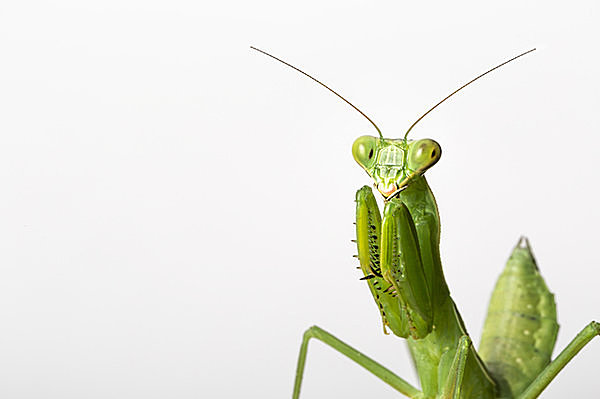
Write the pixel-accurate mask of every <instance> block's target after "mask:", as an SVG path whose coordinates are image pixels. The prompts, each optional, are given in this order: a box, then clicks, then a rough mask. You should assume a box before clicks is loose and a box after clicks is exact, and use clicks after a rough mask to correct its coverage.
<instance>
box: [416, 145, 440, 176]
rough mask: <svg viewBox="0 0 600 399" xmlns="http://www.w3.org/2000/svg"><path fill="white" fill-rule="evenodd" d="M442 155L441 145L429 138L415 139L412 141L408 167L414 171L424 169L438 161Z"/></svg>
mask: <svg viewBox="0 0 600 399" xmlns="http://www.w3.org/2000/svg"><path fill="white" fill-rule="evenodd" d="M441 155H442V147H440V145H439V144H438V143H437V142H435V141H433V140H430V139H423V140H417V141H415V142H414V143H412V145H411V148H410V152H409V156H408V167H409V169H411V170H414V171H425V170H427V169H429V168H430V167H432V166H433V165H434V164H435V163H436V162H437V161H439V159H440V157H441Z"/></svg>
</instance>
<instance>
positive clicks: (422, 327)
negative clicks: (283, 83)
mask: <svg viewBox="0 0 600 399" xmlns="http://www.w3.org/2000/svg"><path fill="white" fill-rule="evenodd" d="M252 49H254V50H257V51H259V52H261V53H263V54H266V55H268V56H269V57H272V58H274V59H276V60H277V61H279V62H282V63H283V64H285V65H287V66H289V67H291V68H293V69H295V70H296V71H299V72H300V73H302V74H304V75H306V76H308V77H309V78H310V79H312V80H314V81H315V82H317V83H318V84H320V85H322V86H323V87H325V88H326V89H328V90H329V91H331V92H332V93H334V94H335V95H337V96H338V97H339V98H341V99H342V100H343V101H345V102H346V103H347V104H349V105H350V106H351V107H352V108H354V109H355V110H356V111H358V112H359V113H360V114H361V115H363V116H364V117H365V118H367V120H369V122H371V124H372V125H373V126H374V127H375V129H376V130H377V132H378V136H377V137H373V136H362V137H359V138H358V139H356V141H354V144H353V146H352V154H353V156H354V159H355V160H356V162H357V163H358V164H359V165H360V166H361V167H362V168H363V169H364V170H365V171H366V172H367V174H368V175H369V176H370V177H371V178H372V179H373V182H374V186H375V188H376V189H377V191H378V192H379V193H380V194H381V195H382V197H383V200H384V209H383V215H382V214H381V213H380V211H379V208H378V206H377V203H376V200H375V196H374V194H373V191H372V190H371V188H370V187H369V186H364V187H362V188H361V189H359V190H358V192H357V193H356V236H357V238H356V244H357V247H358V255H357V257H358V259H359V263H360V269H361V270H362V273H363V275H364V276H363V277H362V278H361V279H362V280H365V281H366V284H367V285H368V287H369V290H370V291H371V294H372V295H373V298H374V300H375V303H376V305H377V307H378V309H379V312H380V314H381V319H382V322H383V327H384V332H386V333H387V329H388V328H389V330H391V331H392V333H393V334H395V335H397V336H399V337H402V338H405V339H406V341H407V343H408V347H409V350H410V353H411V355H412V357H413V360H414V364H415V366H416V369H417V373H418V375H419V380H420V383H421V389H418V388H416V387H414V386H412V385H411V384H410V383H408V382H407V381H406V380H404V379H403V378H401V377H399V376H398V375H396V374H394V373H393V372H391V371H390V370H388V369H387V368H385V367H384V366H382V365H381V364H379V363H377V362H376V361H374V360H372V359H371V358H369V357H367V356H366V355H364V354H362V353H361V352H359V351H358V350H356V349H354V348H352V347H351V346H349V345H348V344H346V343H344V342H342V341H341V340H339V339H338V338H336V337H334V336H333V335H331V334H330V333H328V332H327V331H325V330H323V329H321V328H319V327H317V326H313V327H310V328H309V329H308V330H306V332H305V333H304V336H303V340H302V345H301V347H300V355H299V358H298V366H297V371H296V379H295V384H294V391H293V398H294V399H297V398H299V395H300V386H301V383H302V377H303V372H304V365H305V361H306V355H307V351H308V342H309V340H310V339H311V338H316V339H318V340H320V341H322V342H324V343H325V344H327V345H329V346H330V347H332V348H334V349H335V350H337V351H339V352H341V353H342V354H344V355H346V356H347V357H349V358H350V359H352V360H354V361H355V362H356V363H358V364H359V365H361V366H362V367H364V368H365V369H367V370H369V371H370V372H371V373H373V374H374V375H376V376H377V377H379V378H380V379H381V380H383V381H384V382H386V383H387V384H389V385H390V386H392V387H393V388H395V389H396V390H397V391H398V392H400V393H402V394H404V395H405V396H407V397H410V398H418V399H425V398H439V399H459V398H472V399H488V398H490V399H491V398H518V399H532V398H537V397H538V396H539V395H540V393H541V392H542V391H543V390H544V388H546V386H548V384H549V383H550V382H551V381H552V379H553V378H554V377H555V376H556V375H557V374H558V373H559V372H560V370H562V368H563V367H565V366H566V365H567V363H568V362H569V361H570V360H571V359H572V358H573V357H574V356H575V355H576V354H577V353H578V352H579V351H580V350H581V349H582V348H583V347H584V346H585V345H586V344H587V343H588V342H590V341H591V340H592V339H593V338H594V337H595V336H596V335H600V324H599V323H597V322H595V321H592V322H591V323H590V324H588V325H587V326H586V327H585V328H583V330H581V332H580V333H579V334H578V335H577V336H576V337H575V338H574V339H573V340H572V341H571V342H570V343H569V344H568V345H567V346H566V348H565V349H564V350H563V351H562V352H561V353H560V354H559V355H558V356H557V357H556V358H555V359H554V360H551V356H552V351H553V349H554V344H555V342H556V337H557V333H558V323H557V320H556V305H555V302H554V295H553V294H552V293H551V292H550V290H549V289H548V287H547V286H546V283H545V282H544V280H543V278H542V276H541V275H540V273H539V270H538V267H537V265H536V261H535V259H534V257H533V253H532V251H531V247H530V245H529V242H528V241H527V239H526V238H521V239H520V240H519V242H518V244H517V246H516V247H515V248H514V250H513V252H512V254H511V256H510V258H509V259H508V262H507V264H506V267H505V269H504V271H503V273H502V274H501V276H500V277H499V279H498V281H497V283H496V287H495V289H494V291H493V293H492V298H491V301H490V305H489V308H488V315H487V318H486V321H485V325H484V329H483V334H482V339H481V343H480V346H479V351H477V350H475V348H474V346H473V344H472V341H471V338H470V337H469V335H468V333H467V330H466V327H465V325H464V323H463V321H462V319H461V316H460V314H459V312H458V309H457V307H456V305H455V303H454V301H453V300H452V298H451V296H450V291H449V289H448V286H447V285H446V281H445V279H444V273H443V271H442V265H441V260H440V253H439V241H440V222H439V214H438V210H437V205H436V202H435V198H434V196H433V193H432V192H431V189H430V188H429V185H428V184H427V181H426V180H425V176H424V174H425V172H426V171H427V170H428V169H429V168H430V167H432V166H433V165H434V164H435V163H436V162H437V161H438V160H439V159H440V156H441V148H440V145H439V144H438V143H437V142H435V141H434V140H431V139H421V140H409V139H408V133H409V132H410V131H411V130H412V128H413V127H414V126H415V125H416V124H417V123H418V122H419V121H420V120H421V119H423V118H424V117H425V116H426V115H427V114H429V112H431V111H432V110H433V109H435V108H436V107H437V106H439V105H440V104H442V103H443V102H444V101H446V100H447V99H448V98H450V97H451V96H452V95H454V94H455V93H457V92H458V91H460V90H462V89H463V88H465V87H466V86H468V85H469V84H471V83H473V82H474V81H475V80H477V79H479V78H481V77H483V76H484V75H487V74H488V73H490V72H492V71H494V70H495V69H497V68H500V67H501V66H503V65H505V64H507V63H509V62H511V61H513V60H515V59H517V58H519V57H521V56H523V55H525V54H528V53H530V52H532V51H534V50H535V49H532V50H529V51H527V52H525V53H523V54H520V55H518V56H516V57H514V58H511V59H510V60H508V61H506V62H503V63H502V64H500V65H498V66H496V67H494V68H492V69H490V70H488V71H486V72H485V73H483V74H481V75H479V76H477V77H476V78H474V79H473V80H471V81H469V82H468V83H466V84H464V85H463V86H461V87H460V88H458V89H457V90H455V91H454V92H452V93H451V94H450V95H448V96H446V97H445V98H444V99H443V100H441V101H440V102H438V103H437V104H436V105H434V106H433V107H432V108H430V109H429V110H428V111H427V112H425V113H424V114H423V115H422V116H421V117H420V118H418V119H417V120H416V121H415V122H414V123H413V124H412V125H411V126H410V128H409V129H408V130H407V132H406V133H405V135H404V137H403V138H402V139H387V138H384V137H383V134H382V133H381V131H380V130H379V128H378V127H377V125H376V124H375V123H374V122H373V121H372V120H371V119H370V118H369V117H368V116H367V115H365V114H364V113H363V112H362V111H361V110H359V109H358V108H357V107H355V106H354V105H353V104H352V103H350V102H349V101H348V100H346V99H345V98H344V97H342V96H341V95H340V94H338V93H337V92H335V91H334V90H332V89H331V88H329V87H328V86H326V85H325V84H323V83H322V82H320V81H319V80H317V79H315V78H314V77H312V76H310V75H308V74H307V73H305V72H303V71H302V70H300V69H298V68H296V67H294V66H293V65H290V64H288V63H287V62H285V61H283V60H281V59H279V58H277V57H274V56H273V55H271V54H269V53H266V52H264V51H262V50H259V49H257V48H254V47H252Z"/></svg>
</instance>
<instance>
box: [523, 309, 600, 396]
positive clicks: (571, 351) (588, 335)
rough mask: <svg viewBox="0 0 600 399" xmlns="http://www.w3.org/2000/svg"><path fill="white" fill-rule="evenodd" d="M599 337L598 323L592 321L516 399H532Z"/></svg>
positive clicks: (599, 326)
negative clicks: (585, 347)
mask: <svg viewBox="0 0 600 399" xmlns="http://www.w3.org/2000/svg"><path fill="white" fill-rule="evenodd" d="M597 335H600V323H598V322H595V321H592V322H591V323H590V324H588V325H587V326H585V328H584V329H583V330H581V332H580V333H579V334H577V336H576V337H575V338H573V340H572V341H571V342H570V343H569V345H567V347H566V348H565V349H563V351H562V352H561V353H560V354H559V355H558V356H557V357H556V359H554V360H553V361H552V362H550V364H549V365H548V366H546V368H545V369H544V370H542V372H541V373H540V374H538V376H537V377H536V378H535V380H533V382H532V383H531V384H530V385H529V386H528V387H527V389H525V391H523V393H522V394H521V395H519V397H518V399H533V398H537V397H538V396H539V394H540V393H541V392H542V391H543V390H544V389H545V388H546V387H547V386H548V384H550V382H552V380H553V379H554V377H556V375H557V374H558V373H559V372H560V371H561V370H562V369H563V368H564V367H565V366H566V365H567V363H569V362H570V361H571V359H573V357H575V355H577V353H579V351H580V350H582V349H583V347H584V346H586V345H587V344H588V342H590V341H591V340H592V339H593V338H594V337H595V336H597Z"/></svg>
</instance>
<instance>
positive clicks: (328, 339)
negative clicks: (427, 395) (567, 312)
mask: <svg viewBox="0 0 600 399" xmlns="http://www.w3.org/2000/svg"><path fill="white" fill-rule="evenodd" d="M311 338H316V339H318V340H319V341H321V342H324V343H326V344H327V345H329V346H331V347H332V348H333V349H335V350H337V351H338V352H340V353H342V354H344V355H346V356H347V357H349V358H350V359H352V360H354V361H355V362H356V363H358V364H359V365H361V366H363V367H364V368H366V369H367V370H369V371H370V372H371V373H373V374H374V375H375V376H377V377H379V378H380V379H381V380H383V381H384V382H386V383H387V384H389V385H390V386H391V387H392V388H394V389H396V390H397V391H398V392H400V393H402V394H404V395H406V396H408V397H410V398H414V397H416V396H417V395H419V394H421V391H419V390H418V389H417V388H415V387H413V386H412V385H410V384H409V383H408V382H406V381H405V380H403V379H402V378H400V377H398V376H397V375H396V374H394V373H392V372H391V371H390V370H388V369H386V368H385V367H383V366H382V365H381V364H379V363H377V362H376V361H375V360H373V359H371V358H369V357H367V356H365V355H363V354H362V353H360V352H359V351H357V350H356V349H354V348H353V347H351V346H350V345H348V344H345V343H344V342H342V341H340V340H339V339H337V338H336V337H334V336H333V335H331V334H329V333H328V332H327V331H325V330H323V329H321V328H319V327H317V326H312V327H310V328H309V329H308V330H306V331H305V332H304V336H303V337H302V345H301V346H300V355H299V356H298V367H297V369H296V380H295V382H294V394H293V395H292V398H293V399H298V398H299V396H300V386H301V385H302V376H303V374H304V364H305V363H306V354H307V352H308V341H309V340H310V339H311Z"/></svg>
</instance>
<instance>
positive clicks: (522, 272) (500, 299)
mask: <svg viewBox="0 0 600 399" xmlns="http://www.w3.org/2000/svg"><path fill="white" fill-rule="evenodd" d="M557 333H558V324H557V322H556V304H555V302H554V295H553V294H552V293H551V292H550V290H548V287H547V286H546V283H545V282H544V279H543V278H542V276H541V275H540V273H539V270H538V267H537V265H536V262H535V259H534V257H533V254H532V252H531V248H530V247H529V242H528V241H527V239H525V238H521V239H520V240H519V243H518V244H517V246H516V247H515V249H514V250H513V252H512V254H511V256H510V258H509V259H508V262H507V264H506V267H505V269H504V271H503V272H502V274H501V275H500V277H499V278H498V281H497V283H496V287H495V288H494V292H493V293H492V298H491V300H490V305H489V308H488V315H487V318H486V321H485V325H484V328H483V335H482V337H481V344H480V347H479V354H480V356H481V358H482V359H483V360H484V362H485V364H486V366H487V367H488V369H489V371H490V372H491V374H492V375H493V376H494V378H495V379H496V381H497V382H498V384H499V388H500V395H501V397H514V396H516V395H518V394H519V393H521V392H522V391H523V390H524V389H525V388H526V387H527V386H528V385H529V384H530V383H531V381H533V379H534V378H535V377H536V376H537V375H538V374H539V373H540V371H542V370H543V369H544V367H546V366H547V365H548V363H549V362H550V359H551V356H552V350H553V349H554V344H555V342H556V335H557Z"/></svg>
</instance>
